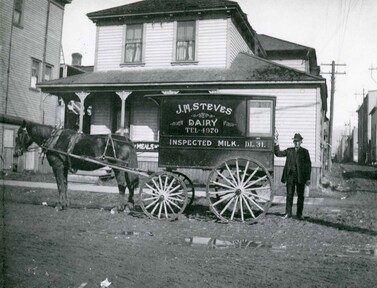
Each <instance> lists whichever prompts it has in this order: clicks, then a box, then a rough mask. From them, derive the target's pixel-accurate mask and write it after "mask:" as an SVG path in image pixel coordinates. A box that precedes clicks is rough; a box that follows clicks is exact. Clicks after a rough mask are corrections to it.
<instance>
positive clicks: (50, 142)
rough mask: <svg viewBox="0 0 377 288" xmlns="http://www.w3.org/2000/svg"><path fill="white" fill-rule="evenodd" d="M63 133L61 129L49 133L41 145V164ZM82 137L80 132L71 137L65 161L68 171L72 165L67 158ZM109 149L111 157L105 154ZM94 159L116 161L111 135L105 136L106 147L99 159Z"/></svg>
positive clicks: (69, 158)
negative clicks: (111, 153)
mask: <svg viewBox="0 0 377 288" xmlns="http://www.w3.org/2000/svg"><path fill="white" fill-rule="evenodd" d="M63 131H64V129H62V128H55V129H53V130H52V132H51V136H50V137H49V138H48V139H46V141H45V142H44V143H43V144H42V145H41V148H42V153H43V158H42V163H43V159H44V158H45V156H46V153H47V152H48V151H49V150H55V145H56V143H57V142H58V140H59V138H60V136H61V134H62V133H63ZM82 136H83V134H82V132H77V133H75V134H73V135H72V137H71V139H70V141H69V144H68V148H67V152H66V155H67V156H68V157H67V161H68V167H69V169H70V170H72V168H71V166H72V165H71V157H69V156H70V154H71V153H72V151H73V149H74V148H75V146H76V144H77V142H78V141H79V140H80V138H81V137H82ZM109 147H111V148H112V152H113V156H112V157H109V156H106V153H107V151H108V149H109ZM62 152H64V151H62ZM96 158H97V159H101V160H106V159H112V160H117V159H116V158H117V156H116V151H115V145H114V139H113V137H112V136H111V134H108V135H107V140H106V146H105V149H104V151H103V154H102V155H101V156H99V157H96Z"/></svg>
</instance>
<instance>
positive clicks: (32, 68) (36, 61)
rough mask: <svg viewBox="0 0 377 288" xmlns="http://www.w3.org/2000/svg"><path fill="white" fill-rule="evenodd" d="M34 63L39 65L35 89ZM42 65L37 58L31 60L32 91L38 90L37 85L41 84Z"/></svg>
mask: <svg viewBox="0 0 377 288" xmlns="http://www.w3.org/2000/svg"><path fill="white" fill-rule="evenodd" d="M34 63H37V64H38V67H37V68H38V69H37V75H36V78H37V80H36V81H35V83H34V85H35V87H34V86H33V74H34V73H33V71H34ZM41 64H42V61H39V60H37V59H35V58H31V71H30V83H29V85H30V86H29V87H30V89H32V90H38V88H37V83H38V82H39V80H40V78H41Z"/></svg>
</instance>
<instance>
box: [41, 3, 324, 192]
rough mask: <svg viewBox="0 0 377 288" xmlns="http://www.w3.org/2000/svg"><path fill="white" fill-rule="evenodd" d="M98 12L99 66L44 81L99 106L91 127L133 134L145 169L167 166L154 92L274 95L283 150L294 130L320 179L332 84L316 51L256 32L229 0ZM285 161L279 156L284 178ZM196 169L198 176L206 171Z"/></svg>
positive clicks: (66, 96) (49, 88) (59, 92)
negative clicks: (151, 97)
mask: <svg viewBox="0 0 377 288" xmlns="http://www.w3.org/2000/svg"><path fill="white" fill-rule="evenodd" d="M88 17H89V19H91V20H92V21H93V22H94V23H96V25H97V39H96V47H95V51H96V54H95V63H94V64H95V65H94V72H93V73H85V74H80V75H75V76H71V77H68V78H65V79H60V80H53V81H49V82H45V83H40V84H39V85H38V87H39V88H41V90H42V91H43V92H45V93H49V94H51V95H56V96H58V97H61V98H62V99H63V100H64V101H65V102H66V101H69V100H71V99H76V101H81V103H84V105H85V106H86V107H87V106H91V107H92V116H91V123H90V133H92V134H104V133H110V132H120V133H121V134H126V135H129V136H130V137H131V139H132V140H133V141H134V142H136V143H137V147H138V149H139V155H138V156H139V166H140V167H141V168H145V169H150V170H157V166H158V165H157V161H158V150H157V149H155V148H156V147H158V144H159V129H160V127H158V123H159V122H158V119H159V118H158V117H159V108H158V106H157V105H156V104H155V103H154V102H153V101H151V100H149V99H148V98H147V97H145V96H147V95H154V94H178V93H179V95H182V97H185V95H187V94H190V93H201V94H207V95H208V96H209V95H211V94H212V93H220V94H228V95H229V97H233V96H234V95H260V96H264V95H273V96H276V97H277V108H276V127H277V130H278V132H279V134H280V137H279V140H280V145H281V147H282V148H287V147H290V146H292V145H293V144H292V137H293V135H294V133H297V132H299V133H301V135H303V137H304V144H303V145H304V147H306V148H308V149H309V151H310V155H311V158H312V166H313V169H312V170H313V174H312V180H313V181H312V182H313V184H314V185H316V184H317V183H318V182H319V178H320V176H321V169H322V157H323V155H322V154H323V147H322V146H323V145H321V144H323V139H322V138H323V134H324V131H323V124H324V122H325V114H326V110H327V106H326V103H327V87H326V80H325V79H324V78H322V77H320V76H318V75H319V73H318V72H319V68H318V65H317V60H316V55H315V50H314V49H312V48H308V47H305V46H301V45H298V44H294V43H290V42H287V41H284V40H280V39H277V38H273V37H270V36H266V35H258V34H256V33H255V31H254V29H253V28H252V27H251V25H250V23H249V22H248V20H247V17H246V15H245V13H243V11H242V10H241V8H240V6H239V5H238V3H237V2H233V1H226V0H212V1H195V0H181V1H162V0H146V1H139V2H135V3H132V4H128V5H124V6H120V7H114V8H111V9H106V10H102V11H98V12H93V13H89V14H88ZM283 44H284V45H283ZM279 47H280V48H279ZM288 50H291V51H288ZM279 55H280V56H279ZM203 100H205V98H203ZM82 116H83V115H82ZM298 118H299V121H298ZM82 127H83V120H81V121H80V128H81V129H82ZM138 144H141V145H138ZM140 147H142V148H143V149H144V150H143V149H142V148H140ZM284 162H285V159H284V158H275V179H276V181H277V182H280V175H281V173H282V169H283V165H284ZM186 173H188V174H189V176H190V178H192V179H193V180H199V181H203V177H205V173H203V172H202V171H188V172H186Z"/></svg>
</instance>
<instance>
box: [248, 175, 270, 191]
mask: <svg viewBox="0 0 377 288" xmlns="http://www.w3.org/2000/svg"><path fill="white" fill-rule="evenodd" d="M266 178H267V175H264V176H263V177H261V178H259V179H257V180H255V181H254V182H252V183H249V184H247V185H246V186H245V187H244V188H245V189H246V188H249V187H250V186H252V185H254V184H257V183H258V182H260V181H262V180H264V179H266Z"/></svg>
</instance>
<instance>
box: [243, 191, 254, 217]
mask: <svg viewBox="0 0 377 288" xmlns="http://www.w3.org/2000/svg"><path fill="white" fill-rule="evenodd" d="M242 197H244V196H243V195H242ZM245 198H246V197H245ZM244 202H245V204H246V207H247V209H248V210H249V212H250V214H251V216H252V217H253V218H254V219H255V215H254V213H253V210H252V209H251V208H250V205H249V202H248V201H247V199H244Z"/></svg>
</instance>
